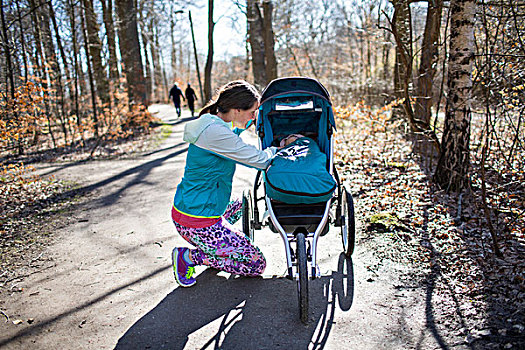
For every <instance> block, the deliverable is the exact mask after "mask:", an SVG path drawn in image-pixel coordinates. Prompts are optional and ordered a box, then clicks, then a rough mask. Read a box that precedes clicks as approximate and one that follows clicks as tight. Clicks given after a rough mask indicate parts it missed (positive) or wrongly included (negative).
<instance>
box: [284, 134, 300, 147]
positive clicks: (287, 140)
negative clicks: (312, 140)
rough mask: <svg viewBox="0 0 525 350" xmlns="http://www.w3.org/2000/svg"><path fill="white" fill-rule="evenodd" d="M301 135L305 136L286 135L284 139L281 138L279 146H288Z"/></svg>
mask: <svg viewBox="0 0 525 350" xmlns="http://www.w3.org/2000/svg"><path fill="white" fill-rule="evenodd" d="M301 137H304V136H303V135H301V134H291V135H288V136H286V137H285V138H284V139H282V140H281V142H280V144H279V146H281V147H286V146H288V145H289V144H291V143H292V142H295V141H296V140H297V139H300V138H301Z"/></svg>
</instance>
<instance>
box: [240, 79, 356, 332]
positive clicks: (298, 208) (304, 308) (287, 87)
mask: <svg viewBox="0 0 525 350" xmlns="http://www.w3.org/2000/svg"><path fill="white" fill-rule="evenodd" d="M290 94H292V95H293V94H298V96H300V97H302V96H307V97H308V96H317V97H315V98H321V99H323V100H324V101H326V102H327V103H326V102H323V106H324V105H327V106H328V107H327V108H326V110H322V111H321V114H320V117H319V123H321V118H322V117H323V116H324V114H323V113H328V114H329V115H328V116H325V117H326V118H327V119H326V123H327V125H326V126H327V128H326V132H327V138H325V139H324V140H321V139H320V135H319V133H318V137H319V138H318V139H317V140H316V141H317V142H318V143H319V144H320V147H321V149H322V150H323V152H324V153H325V154H326V155H327V171H328V172H329V173H330V174H331V175H332V176H333V177H334V179H335V181H336V184H337V186H336V191H335V192H334V194H333V195H332V197H331V198H330V199H328V200H327V201H326V202H320V203H313V204H296V205H293V204H286V203H281V202H277V201H275V200H272V199H271V198H269V197H268V195H267V194H266V193H265V194H264V196H259V193H258V192H259V191H258V190H259V187H260V186H261V185H262V184H263V179H262V177H263V176H262V170H259V171H258V172H257V175H256V178H255V182H254V186H253V195H254V196H253V201H252V196H251V191H245V193H243V198H242V202H243V208H242V214H243V215H242V226H243V227H242V228H243V231H244V232H245V233H246V234H247V235H248V236H249V237H250V238H251V239H252V240H253V238H254V230H256V229H257V230H260V229H262V227H263V226H265V225H268V226H269V227H270V229H271V230H272V231H274V232H276V233H279V234H280V236H281V238H282V241H283V243H284V247H285V254H286V264H287V272H288V275H287V278H289V279H291V280H296V281H297V289H298V302H299V314H300V318H301V321H302V322H303V323H307V322H308V298H309V296H308V280H309V279H315V278H319V277H321V272H320V268H319V266H318V264H317V247H318V240H319V237H320V236H322V235H324V234H326V233H327V232H328V230H329V226H330V223H333V224H334V226H340V227H341V233H342V241H343V249H344V253H345V255H346V256H347V257H350V256H351V255H352V253H353V250H354V243H355V218H354V207H353V199H352V196H351V195H350V193H349V192H348V191H347V190H346V189H345V188H344V187H343V186H342V184H341V182H340V180H339V176H338V174H337V171H336V169H335V167H334V162H333V161H334V159H333V154H334V152H333V151H334V140H333V137H332V134H333V130H332V129H335V123H334V122H333V115H332V113H333V112H332V109H331V102H330V96H329V94H328V92H327V91H326V89H325V88H324V87H323V86H322V85H321V84H320V83H319V82H318V81H317V80H315V79H311V78H306V77H290V78H280V79H276V80H273V81H272V82H270V84H268V86H267V87H266V88H265V90H264V91H263V94H262V98H261V100H262V101H261V107H260V108H259V115H260V117H259V120H258V122H257V131H258V136H259V138H258V139H259V148H260V149H264V148H266V147H269V142H270V139H269V137H267V138H266V139H265V136H267V135H266V134H265V131H264V124H261V123H265V122H264V120H263V121H262V122H261V115H262V117H263V119H264V117H265V114H264V113H265V112H267V111H268V104H265V102H267V101H270V102H271V99H275V98H279V97H281V96H290ZM293 97H295V95H294V96H293ZM312 101H313V99H312ZM312 105H314V104H313V103H312ZM314 107H315V106H314ZM272 108H273V107H272ZM272 108H270V110H271V112H273V113H275V110H273V109H272ZM316 112H318V111H317V109H316ZM283 113H286V112H283ZM294 113H295V112H294ZM277 114H279V113H277ZM299 114H300V113H299ZM330 118H332V119H330ZM283 125H284V124H283ZM268 126H269V124H266V127H268ZM318 127H319V129H322V128H321V125H319V126H318ZM270 137H272V138H273V131H271V132H270ZM327 141H328V142H327ZM272 142H273V140H272ZM321 144H322V145H321ZM259 201H264V203H265V207H266V209H267V210H266V212H265V215H263V218H262V220H259V218H260V212H259V208H258V204H257V203H258V202H259ZM333 204H336V208H335V215H333V216H332V220H331V215H330V211H331V208H332V205H333ZM267 219H269V220H267ZM294 246H295V249H294Z"/></svg>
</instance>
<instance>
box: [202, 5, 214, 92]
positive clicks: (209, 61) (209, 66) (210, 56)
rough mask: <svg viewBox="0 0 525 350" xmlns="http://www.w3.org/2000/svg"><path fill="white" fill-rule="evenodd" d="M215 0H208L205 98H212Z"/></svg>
mask: <svg viewBox="0 0 525 350" xmlns="http://www.w3.org/2000/svg"><path fill="white" fill-rule="evenodd" d="M214 27H215V23H214V22H213V0H208V58H207V59H206V65H205V66H204V98H205V99H206V101H209V100H211V97H212V96H211V94H212V91H211V70H212V67H213V29H214Z"/></svg>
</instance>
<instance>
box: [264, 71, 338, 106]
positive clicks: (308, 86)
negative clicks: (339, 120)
mask: <svg viewBox="0 0 525 350" xmlns="http://www.w3.org/2000/svg"><path fill="white" fill-rule="evenodd" d="M290 93H306V94H312V95H317V96H319V97H321V98H323V99H325V100H326V101H328V102H329V103H330V104H331V101H330V94H329V93H328V91H327V90H326V89H325V87H324V86H323V85H321V83H320V82H318V81H317V80H315V79H312V78H305V77H290V78H279V79H275V80H272V81H271V82H270V83H269V84H268V86H267V87H266V88H265V89H264V91H263V93H262V96H261V104H263V103H264V102H266V101H267V100H269V99H271V98H273V97H278V96H281V95H285V94H290Z"/></svg>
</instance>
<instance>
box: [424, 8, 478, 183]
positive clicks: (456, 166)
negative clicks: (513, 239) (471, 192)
mask: <svg viewBox="0 0 525 350" xmlns="http://www.w3.org/2000/svg"><path fill="white" fill-rule="evenodd" d="M450 11H451V27H450V29H451V32H450V54H449V59H448V97H447V107H446V116H445V125H444V130H443V138H442V142H441V154H440V158H439V161H438V165H437V169H436V172H435V174H434V179H435V181H436V182H437V183H438V184H439V185H440V186H441V187H442V188H445V189H447V191H457V192H460V191H461V190H462V189H464V188H466V186H467V185H468V175H469V165H470V164H469V163H470V146H469V141H470V112H471V110H470V104H471V89H472V64H473V59H474V19H475V16H476V1H475V0H452V1H451V2H450Z"/></svg>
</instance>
